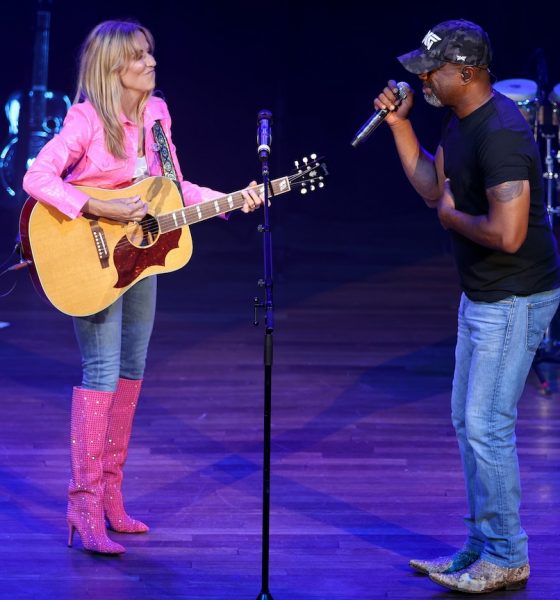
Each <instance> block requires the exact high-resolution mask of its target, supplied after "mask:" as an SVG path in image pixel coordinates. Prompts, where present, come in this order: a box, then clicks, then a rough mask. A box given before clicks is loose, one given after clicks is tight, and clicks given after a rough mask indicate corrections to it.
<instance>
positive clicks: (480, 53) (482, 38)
mask: <svg viewBox="0 0 560 600" xmlns="http://www.w3.org/2000/svg"><path fill="white" fill-rule="evenodd" d="M397 60H398V61H399V62H400V63H401V64H402V66H403V67H404V68H405V69H406V70H407V71H410V72H411V73H414V74H416V75H420V73H427V72H428V71H433V70H434V69H438V68H439V67H441V66H442V65H443V64H445V63H456V64H459V65H461V64H462V65H471V66H475V67H480V66H487V65H489V64H490V61H491V60H492V48H491V46H490V39H489V38H488V34H487V33H486V32H485V31H484V29H482V27H479V26H478V25H476V23H472V22H471V21H465V20H463V19H458V20H454V21H444V22H443V23H439V24H438V25H436V26H435V27H432V28H431V29H430V31H428V33H427V34H426V35H425V36H424V39H423V40H422V45H421V46H420V48H418V49H417V50H413V51H412V52H409V53H408V54H403V55H402V56H399V57H397Z"/></svg>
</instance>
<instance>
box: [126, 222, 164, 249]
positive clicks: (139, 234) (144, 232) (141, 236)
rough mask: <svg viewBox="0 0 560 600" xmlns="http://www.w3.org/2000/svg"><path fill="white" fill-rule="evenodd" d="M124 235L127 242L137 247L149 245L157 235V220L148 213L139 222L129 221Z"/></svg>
mask: <svg viewBox="0 0 560 600" xmlns="http://www.w3.org/2000/svg"><path fill="white" fill-rule="evenodd" d="M126 236H127V238H128V240H129V242H130V243H131V244H132V245H133V246H136V247H137V248H146V247H148V246H151V245H152V244H154V243H155V242H156V240H157V239H158V237H159V227H158V222H157V220H156V219H155V218H154V217H152V215H149V214H148V215H146V216H145V217H144V218H143V219H142V220H141V221H140V222H139V223H129V224H128V226H127V231H126Z"/></svg>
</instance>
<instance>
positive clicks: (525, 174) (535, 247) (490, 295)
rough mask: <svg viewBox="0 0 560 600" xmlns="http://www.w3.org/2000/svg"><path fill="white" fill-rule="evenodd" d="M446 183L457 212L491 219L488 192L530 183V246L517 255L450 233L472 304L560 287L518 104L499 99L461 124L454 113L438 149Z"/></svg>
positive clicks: (532, 146)
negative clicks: (508, 183)
mask: <svg viewBox="0 0 560 600" xmlns="http://www.w3.org/2000/svg"><path fill="white" fill-rule="evenodd" d="M441 145H442V148H443V153H444V171H445V176H446V177H448V178H449V179H450V184H451V191H452V192H453V195H454V197H455V205H456V208H457V210H460V211H461V212H464V213H467V214H469V215H477V216H478V215H485V214H488V210H489V207H488V200H487V198H486V189H487V188H490V187H493V186H495V185H498V184H500V183H504V182H506V181H521V180H528V181H529V185H530V190H531V205H530V209H529V228H528V232H527V239H526V240H525V242H524V243H523V244H522V246H521V248H519V250H518V251H517V252H516V253H515V254H508V253H506V252H501V251H499V250H492V249H491V248H486V247H485V246H481V245H480V244H477V243H475V242H473V241H471V240H469V239H467V238H466V237H464V236H462V235H460V234H458V233H456V232H454V231H452V232H451V237H452V240H453V251H454V254H455V261H456V263H457V267H458V269H459V275H460V279H461V285H462V287H463V290H464V291H465V293H466V294H467V296H468V297H469V298H470V299H471V300H474V301H483V302H496V301H498V300H502V299H503V298H506V297H507V296H511V295H512V294H515V295H519V296H528V295H530V294H535V293H537V292H544V291H546V290H550V289H553V288H556V287H560V268H559V260H558V251H557V248H556V240H555V239H554V236H553V234H552V230H551V226H550V221H549V218H548V215H547V211H546V207H545V204H544V195H543V182H542V180H543V176H542V168H541V161H540V156H539V150H538V147H537V145H536V143H535V140H534V138H533V134H532V132H531V129H530V128H529V125H528V123H527V121H526V120H525V119H524V117H523V115H522V114H521V113H520V111H519V110H518V108H517V106H516V104H515V103H514V102H513V101H512V100H510V99H509V98H506V97H505V96H504V95H502V94H500V93H499V92H497V91H495V92H494V96H493V98H491V99H490V100H489V101H488V102H487V103H486V104H483V105H482V106H481V107H480V108H478V109H477V110H475V111H474V112H472V113H471V114H470V115H468V116H467V117H465V118H464V119H458V118H457V117H456V116H455V115H454V114H453V113H451V114H450V115H449V117H448V119H446V121H445V123H444V127H443V136H442V142H441Z"/></svg>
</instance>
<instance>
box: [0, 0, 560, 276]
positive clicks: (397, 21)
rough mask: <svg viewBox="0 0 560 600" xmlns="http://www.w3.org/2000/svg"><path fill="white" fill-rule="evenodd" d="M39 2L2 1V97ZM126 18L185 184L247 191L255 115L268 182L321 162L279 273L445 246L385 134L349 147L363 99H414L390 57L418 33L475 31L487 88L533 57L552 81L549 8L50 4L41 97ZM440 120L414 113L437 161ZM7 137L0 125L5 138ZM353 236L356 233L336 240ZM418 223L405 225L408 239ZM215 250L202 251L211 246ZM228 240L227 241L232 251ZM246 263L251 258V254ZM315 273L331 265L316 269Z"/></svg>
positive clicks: (234, 228) (254, 173)
mask: <svg viewBox="0 0 560 600" xmlns="http://www.w3.org/2000/svg"><path fill="white" fill-rule="evenodd" d="M35 9H36V3H35V1H33V0H21V1H19V2H17V3H14V2H10V3H7V2H5V3H2V19H1V20H0V39H1V40H2V47H3V56H4V61H3V63H4V69H3V76H2V78H1V80H0V99H1V100H2V101H4V100H5V99H7V98H8V96H9V94H10V93H12V92H13V91H15V90H18V89H24V90H25V89H27V88H28V86H29V80H30V74H31V64H32V54H33V51H32V46H33V35H34V33H33V32H34V25H35ZM127 17H132V18H136V19H137V20H139V21H140V22H142V23H143V24H145V25H146V26H147V27H148V28H149V29H150V30H151V31H152V33H153V34H154V36H155V40H156V59H157V61H158V66H157V87H158V88H159V89H160V90H161V91H162V92H163V94H164V95H165V97H166V99H167V102H168V104H169V106H170V110H171V114H172V116H173V119H174V124H173V132H174V141H175V144H176V145H177V148H178V152H179V157H180V160H181V166H182V170H183V173H184V174H185V176H186V177H187V178H188V179H190V180H191V181H194V182H196V183H200V184H203V185H208V186H210V187H214V188H216V189H221V190H223V191H224V192H225V191H228V192H229V191H232V190H234V189H239V188H240V187H242V186H244V185H246V183H247V182H248V181H250V180H251V179H253V178H256V179H258V178H259V165H258V162H257V159H256V152H255V149H256V145H255V128H256V114H257V112H258V111H259V110H260V109H262V108H269V109H270V110H272V112H273V114H274V126H273V153H272V162H271V167H272V173H273V176H275V177H279V176H281V175H284V174H285V173H286V172H287V171H288V170H290V169H291V167H292V161H293V160H294V159H295V158H300V157H301V156H302V155H305V154H308V153H311V152H317V153H319V154H321V155H325V156H326V157H327V160H328V166H329V170H330V173H331V176H330V180H329V182H328V186H327V188H326V189H325V190H323V191H321V192H320V193H318V194H315V195H314V196H313V197H311V196H308V197H306V198H305V199H303V197H301V196H299V195H295V194H292V195H290V196H288V197H285V198H282V199H281V200H280V199H278V200H277V202H276V203H275V206H274V215H273V216H274V226H275V231H276V237H275V247H276V261H277V266H278V269H279V272H280V274H281V273H282V269H283V268H284V266H285V264H286V263H287V262H288V261H289V260H292V262H293V259H294V256H296V257H298V258H299V257H302V256H304V254H305V252H304V250H305V249H306V248H307V249H308V248H312V247H318V248H321V249H322V250H323V251H326V250H325V249H326V248H328V247H329V246H330V247H331V248H332V251H333V255H336V256H343V257H344V258H343V259H341V260H340V261H339V263H338V264H337V266H336V269H338V271H339V273H340V274H341V276H344V274H345V273H346V270H345V267H344V264H345V261H349V262H351V263H353V264H362V265H363V266H364V268H365V266H366V265H372V264H373V263H375V261H376V260H380V261H382V259H381V258H379V257H385V259H386V258H387V257H388V256H389V255H393V256H399V257H401V258H402V260H405V259H406V258H408V259H414V258H416V257H418V256H420V255H423V254H430V253H433V252H439V251H441V250H442V249H444V248H445V245H446V241H445V240H446V234H445V233H444V232H441V231H440V229H439V227H438V226H437V223H436V219H435V215H433V214H431V213H430V212H429V211H427V210H426V209H425V208H424V205H423V203H422V201H421V200H419V198H418V197H417V196H416V195H415V193H414V192H413V190H412V188H411V187H410V186H409V184H408V183H407V182H406V180H405V178H404V176H403V175H402V172H401V169H400V164H399V162H398V159H397V157H396V152H395V149H394V146H393V143H392V140H391V136H390V133H389V131H387V128H386V127H382V128H380V129H379V130H377V131H376V132H375V134H374V135H373V136H372V138H371V139H370V140H369V141H368V142H367V143H366V144H365V145H364V146H362V147H360V148H359V149H357V150H355V149H353V148H352V147H351V146H350V140H351V138H352V136H353V134H354V133H355V131H356V130H357V128H358V127H359V126H360V125H361V124H362V122H363V121H364V120H365V119H366V118H367V117H368V115H369V114H370V113H371V112H372V99H373V97H374V96H375V95H376V94H377V93H378V92H379V90H380V89H381V88H382V87H383V86H384V85H385V82H386V80H387V79H388V78H389V77H391V78H395V79H397V80H403V79H404V80H407V81H409V82H410V83H411V84H412V85H413V86H415V87H416V89H419V86H418V82H417V80H416V78H415V76H412V75H410V74H407V73H406V72H405V71H404V69H403V68H402V67H401V66H400V64H399V63H398V62H397V61H396V59H395V57H396V56H397V55H398V54H401V53H404V52H407V51H409V50H412V49H414V48H416V47H418V46H419V45H420V42H421V40H422V38H423V36H424V34H425V33H426V31H427V30H428V29H429V28H430V27H431V26H433V25H434V24H436V23H438V22H440V21H442V20H447V19H450V18H466V19H470V20H474V21H475V22H477V23H479V24H480V25H482V26H483V27H484V28H485V29H486V30H487V31H488V32H489V34H490V36H491V39H492V41H493V47H494V56H495V59H494V62H493V65H492V71H493V72H494V73H495V75H496V77H497V78H498V79H506V78H513V77H516V78H517V77H522V78H528V79H533V80H536V79H537V61H536V58H535V53H536V52H537V50H538V49H542V54H543V56H544V57H545V58H546V61H547V63H548V74H549V82H548V89H547V93H548V91H549V90H550V89H552V87H553V86H554V85H555V84H557V83H558V82H560V51H559V45H560V10H559V8H558V3H557V2H544V3H534V4H531V3H527V2H524V3H520V4H519V5H515V4H511V3H508V4H504V3H500V4H498V3H491V2H478V1H476V2H472V1H471V2H469V3H468V4H464V5H463V7H462V8H459V7H458V6H457V5H454V4H452V3H449V2H441V1H435V2H431V3H417V4H416V5H412V6H411V7H409V6H408V5H407V4H398V3H391V4H388V5H387V6H380V5H378V4H377V3H373V2H356V1H351V0H347V1H344V2H342V1H339V2H330V3H329V2H308V1H301V2H280V1H279V2H268V3H267V2H262V3H257V2H252V1H251V2H224V1H215V2H196V3H194V2H184V3H181V2H172V1H170V0H158V1H156V2H154V1H152V2H149V3H148V2H142V1H138V0H131V1H122V0H120V1H119V0H111V1H109V0H97V1H95V2H79V1H70V0H55V1H54V3H53V6H52V28H51V40H50V63H49V64H50V68H49V87H50V88H51V89H53V90H62V91H64V92H66V93H68V94H69V95H70V96H71V97H73V94H74V86H75V78H76V61H77V54H78V51H79V47H80V44H81V42H82V41H83V39H84V38H85V36H86V35H87V33H88V32H89V30H90V29H91V28H92V27H93V26H94V25H96V24H97V23H98V22H100V21H102V20H105V19H114V18H127ZM442 116H443V112H442V111H441V110H437V109H434V108H431V107H429V106H427V105H426V104H425V103H424V101H423V100H422V99H421V98H418V99H417V102H416V107H415V110H414V113H413V120H414V123H415V127H416V129H417V132H418V134H419V137H420V138H421V139H422V141H423V143H424V144H425V145H426V147H427V148H429V149H430V150H434V149H435V146H436V145H437V141H438V133H439V126H440V125H439V124H440V121H441V118H442ZM5 132H6V138H7V123H6V127H5ZM0 205H1V207H2V208H1V210H0V218H1V219H2V225H0V236H1V240H2V247H3V248H4V249H7V248H9V247H11V246H12V239H13V237H14V233H15V231H14V224H13V219H12V218H11V217H10V215H11V214H14V206H13V201H11V200H10V198H8V197H7V196H6V195H5V194H0ZM259 219H260V217H259V216H257V215H251V216H249V217H248V218H242V217H241V216H237V215H236V216H235V217H234V218H232V219H231V222H230V223H222V222H218V221H219V220H214V221H216V223H212V224H201V225H200V226H199V227H197V231H196V233H195V232H193V234H194V237H195V243H197V244H201V247H202V249H203V250H204V248H205V240H207V239H208V240H210V239H212V240H215V239H216V238H217V237H218V238H219V237H220V235H217V234H218V232H223V236H225V238H224V239H225V243H226V244H229V247H230V248H234V246H232V240H231V239H230V238H232V237H233V238H239V240H240V241H241V243H242V244H244V243H246V242H247V241H249V242H250V243H252V242H253V238H255V239H256V238H257V234H255V233H254V225H256V223H257V222H258V221H259ZM353 225H355V226H356V230H355V232H356V234H355V235H351V236H350V237H349V236H348V230H349V227H350V230H351V231H352V227H353ZM412 225H416V226H412ZM213 243H214V242H213ZM234 243H235V242H234ZM254 251H255V252H257V248H256V247H255V250H254ZM326 268H327V267H326Z"/></svg>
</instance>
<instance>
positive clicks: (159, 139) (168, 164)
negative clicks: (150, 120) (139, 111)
mask: <svg viewBox="0 0 560 600" xmlns="http://www.w3.org/2000/svg"><path fill="white" fill-rule="evenodd" d="M152 133H153V134H154V140H155V141H156V144H157V146H158V149H159V158H160V160H161V166H162V168H163V174H164V176H165V177H168V178H169V179H173V180H175V181H177V173H176V172H175V166H174V165H173V160H172V158H171V152H170V150H169V142H168V141H167V137H166V136H165V132H164V131H163V127H162V126H161V123H160V122H159V121H155V122H154V124H153V126H152Z"/></svg>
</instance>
